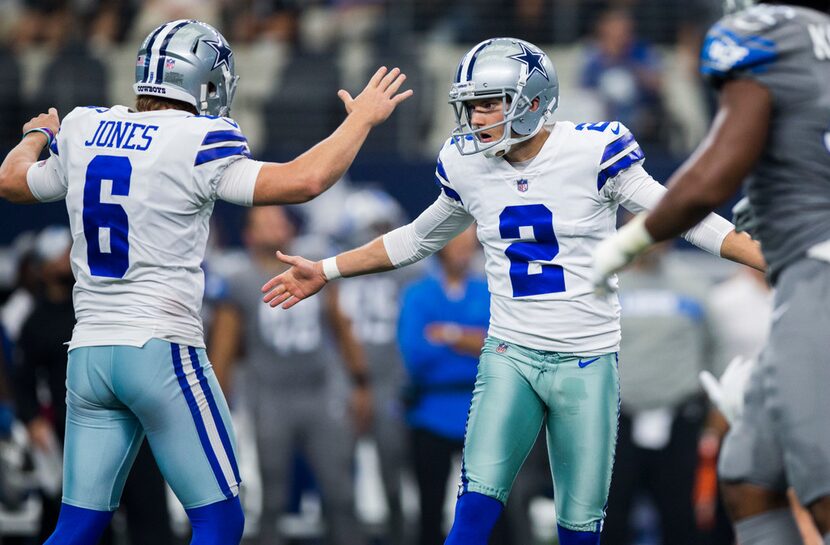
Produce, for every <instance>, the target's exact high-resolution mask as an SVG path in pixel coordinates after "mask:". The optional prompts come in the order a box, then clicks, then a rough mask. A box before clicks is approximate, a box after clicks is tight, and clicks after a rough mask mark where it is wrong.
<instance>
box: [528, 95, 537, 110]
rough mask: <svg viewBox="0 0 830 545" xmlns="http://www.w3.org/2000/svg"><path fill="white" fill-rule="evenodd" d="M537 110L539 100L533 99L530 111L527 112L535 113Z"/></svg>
mask: <svg viewBox="0 0 830 545" xmlns="http://www.w3.org/2000/svg"><path fill="white" fill-rule="evenodd" d="M538 109H539V99H538V98H534V99H533V101H531V103H530V109H529V110H528V111H531V112H535V111H536V110H538Z"/></svg>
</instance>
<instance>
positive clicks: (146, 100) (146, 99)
mask: <svg viewBox="0 0 830 545" xmlns="http://www.w3.org/2000/svg"><path fill="white" fill-rule="evenodd" d="M135 109H136V111H139V112H151V111H154V110H184V111H186V112H190V113H192V114H198V113H199V112H198V111H196V108H195V107H194V106H193V105H192V104H188V103H187V102H183V101H181V100H173V99H171V98H162V97H155V96H152V95H138V96H137V97H136V98H135Z"/></svg>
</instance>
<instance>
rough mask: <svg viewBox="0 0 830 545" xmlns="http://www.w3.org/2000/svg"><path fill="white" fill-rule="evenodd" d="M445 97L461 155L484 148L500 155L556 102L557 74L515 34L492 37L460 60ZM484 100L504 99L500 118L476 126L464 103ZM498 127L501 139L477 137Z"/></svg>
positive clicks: (536, 126)
mask: <svg viewBox="0 0 830 545" xmlns="http://www.w3.org/2000/svg"><path fill="white" fill-rule="evenodd" d="M449 98H450V100H449V102H450V104H451V105H452V106H453V108H454V109H455V119H456V123H457V127H456V129H455V130H454V131H453V141H454V142H455V145H456V146H457V147H458V150H459V151H460V152H461V154H462V155H471V154H474V153H480V152H484V154H485V155H486V156H488V157H498V156H501V155H504V154H505V153H507V152H508V151H510V148H511V147H513V146H514V145H516V144H518V143H519V142H523V141H525V140H528V139H529V138H532V137H533V136H534V135H536V134H537V133H538V132H539V131H540V130H542V127H543V126H544V125H545V123H546V122H547V120H548V119H549V118H550V116H551V114H553V112H554V110H556V107H557V106H558V104H559V78H558V77H557V75H556V69H555V68H554V67H553V63H552V62H551V60H550V59H549V58H548V56H547V55H546V54H545V53H544V52H543V51H542V50H541V49H539V48H538V47H536V46H535V45H533V44H531V43H529V42H526V41H524V40H519V39H516V38H493V39H491V40H485V41H483V42H481V43H480V44H478V45H476V46H475V47H473V48H472V49H471V50H470V51H469V52H468V53H467V54H466V55H464V58H462V59H461V63H460V64H459V65H458V69H457V70H456V74H455V81H454V82H453V84H452V87H451V88H450V95H449ZM483 98H501V99H502V107H503V110H504V120H503V121H501V122H499V123H497V124H495V125H491V126H489V127H481V128H478V129H476V128H474V127H473V126H472V125H471V124H470V108H469V107H468V105H467V102H468V101H471V100H480V99H483ZM537 100H538V105H536V106H534V101H537ZM499 125H504V133H503V134H502V137H501V138H500V139H499V140H496V141H493V142H487V143H484V142H481V141H480V140H479V138H478V135H479V134H481V133H482V132H485V131H487V130H489V129H492V128H493V127H497V126H499Z"/></svg>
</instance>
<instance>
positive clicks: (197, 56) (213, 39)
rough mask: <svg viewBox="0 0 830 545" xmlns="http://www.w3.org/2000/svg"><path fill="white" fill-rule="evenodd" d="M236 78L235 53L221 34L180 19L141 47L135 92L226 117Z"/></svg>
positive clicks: (150, 36) (151, 37) (198, 23)
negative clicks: (180, 102)
mask: <svg viewBox="0 0 830 545" xmlns="http://www.w3.org/2000/svg"><path fill="white" fill-rule="evenodd" d="M238 80H239V76H237V75H236V73H235V70H234V61H233V51H231V48H230V46H229V45H228V42H227V40H225V38H224V37H223V36H222V35H221V34H220V33H219V31H217V30H216V29H215V28H213V27H212V26H210V25H208V24H207V23H202V22H201V21H195V20H193V19H190V20H185V19H181V20H178V21H171V22H169V23H165V24H163V25H161V26H160V27H158V28H157V29H155V30H154V31H153V32H151V33H150V35H149V36H147V38H146V39H145V40H144V43H142V44H141V49H139V51H138V60H137V61H136V67H135V81H136V83H135V85H134V86H133V90H134V91H135V94H136V95H152V96H158V97H162V98H170V99H173V100H180V101H182V102H186V103H188V104H190V105H192V106H193V107H195V108H196V110H197V111H198V112H199V113H200V114H203V115H205V114H206V115H215V116H222V117H225V116H227V115H229V114H230V111H231V103H232V102H233V96H234V93H235V92H236V84H237V81H238Z"/></svg>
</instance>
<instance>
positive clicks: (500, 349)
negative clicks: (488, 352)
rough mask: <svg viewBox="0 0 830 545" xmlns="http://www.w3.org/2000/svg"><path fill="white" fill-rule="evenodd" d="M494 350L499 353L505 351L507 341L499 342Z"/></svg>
mask: <svg viewBox="0 0 830 545" xmlns="http://www.w3.org/2000/svg"><path fill="white" fill-rule="evenodd" d="M496 352H498V353H499V354H504V353H505V352H507V343H499V345H498V346H497V347H496Z"/></svg>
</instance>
